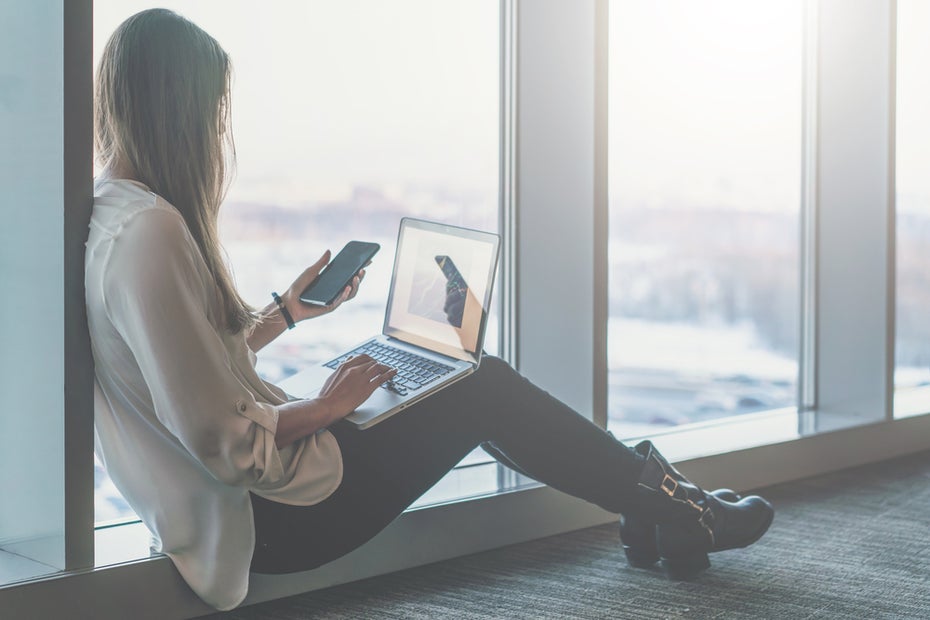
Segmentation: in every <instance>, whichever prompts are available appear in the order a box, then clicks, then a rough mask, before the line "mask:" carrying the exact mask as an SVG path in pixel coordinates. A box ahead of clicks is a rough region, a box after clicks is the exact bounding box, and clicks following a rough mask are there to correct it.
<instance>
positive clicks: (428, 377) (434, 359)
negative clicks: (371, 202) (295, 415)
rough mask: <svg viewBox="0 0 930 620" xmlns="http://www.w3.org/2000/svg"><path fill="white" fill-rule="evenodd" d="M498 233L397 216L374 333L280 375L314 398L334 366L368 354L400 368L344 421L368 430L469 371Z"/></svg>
mask: <svg viewBox="0 0 930 620" xmlns="http://www.w3.org/2000/svg"><path fill="white" fill-rule="evenodd" d="M499 252H500V237H499V236H498V235H495V234H492V233H486V232H479V231H476V230H469V229H466V228H459V227H457V226H448V225H446V224H437V223H434V222H427V221H424V220H417V219H413V218H404V219H402V220H401V222H400V232H399V233H398V237H397V253H396V254H395V256H394V273H393V274H392V276H391V289H390V294H389V295H388V301H387V308H386V310H385V313H384V327H383V329H382V331H381V335H380V336H375V337H374V338H369V339H368V340H366V341H364V342H363V343H362V344H360V345H358V346H357V347H353V348H352V349H351V350H349V351H346V352H345V353H344V354H342V355H339V356H337V357H336V358H334V359H332V360H330V361H329V362H327V363H325V364H320V365H319V366H316V367H313V368H310V369H308V370H306V371H303V372H300V373H298V374H296V375H294V376H293V377H291V378H289V379H287V380H285V381H283V382H282V383H281V387H282V388H283V389H285V390H286V391H287V392H289V393H290V394H294V395H297V396H303V397H306V398H313V397H314V396H316V395H317V394H318V393H319V391H320V389H321V388H322V387H323V383H324V382H325V381H326V379H327V378H328V377H329V376H330V375H331V374H332V373H333V370H334V369H335V368H336V367H338V366H339V364H341V363H342V362H343V361H345V360H346V359H347V358H348V357H350V356H352V355H358V354H360V353H366V354H368V355H370V356H371V357H373V358H375V359H377V360H379V361H382V362H384V363H386V364H389V365H391V366H393V367H395V368H397V369H398V373H397V376H396V377H395V378H394V379H393V381H391V382H390V383H385V384H383V385H381V387H380V388H379V389H377V390H375V392H374V394H372V396H371V397H370V398H369V399H368V400H366V401H365V402H364V403H362V405H361V406H360V407H359V408H358V409H356V410H355V411H354V412H352V413H350V414H349V415H348V416H347V417H346V418H345V419H346V421H348V422H350V423H352V424H354V425H356V426H357V427H358V428H359V429H364V428H368V427H370V426H373V425H374V424H377V423H378V422H381V421H382V420H385V419H387V418H388V417H390V416H392V415H394V414H395V413H397V412H398V411H401V410H403V409H405V408H406V407H409V406H410V405H412V404H413V403H416V402H419V401H421V400H423V399H424V398H426V397H427V396H429V395H431V394H435V393H436V392H437V391H439V390H441V389H443V388H445V387H447V386H449V385H451V384H452V383H455V382H456V381H458V380H459V379H462V378H463V377H466V376H468V375H470V374H471V373H473V372H474V371H475V370H476V369H477V368H478V364H480V363H481V353H482V347H483V345H484V334H485V329H486V327H487V321H488V310H489V309H490V303H491V288H492V287H493V284H494V274H495V273H496V271H497V260H498V255H499Z"/></svg>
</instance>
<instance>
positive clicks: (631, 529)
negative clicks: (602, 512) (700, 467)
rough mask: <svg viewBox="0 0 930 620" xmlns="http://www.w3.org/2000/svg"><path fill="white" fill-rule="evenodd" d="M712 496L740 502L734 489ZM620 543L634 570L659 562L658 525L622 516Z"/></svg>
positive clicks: (718, 490)
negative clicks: (657, 545)
mask: <svg viewBox="0 0 930 620" xmlns="http://www.w3.org/2000/svg"><path fill="white" fill-rule="evenodd" d="M711 495H713V496H714V497H716V498H717V499H722V500H723V501H725V502H738V501H739V500H740V496H739V493H737V492H736V491H734V490H732V489H717V490H716V491H711ZM620 542H621V543H622V544H623V552H624V553H625V554H626V559H627V562H629V564H630V566H632V567H633V568H652V567H653V566H655V563H656V562H658V561H659V549H658V547H656V524H655V522H653V521H648V520H645V519H642V518H640V517H638V516H636V515H634V514H631V515H629V516H627V515H620Z"/></svg>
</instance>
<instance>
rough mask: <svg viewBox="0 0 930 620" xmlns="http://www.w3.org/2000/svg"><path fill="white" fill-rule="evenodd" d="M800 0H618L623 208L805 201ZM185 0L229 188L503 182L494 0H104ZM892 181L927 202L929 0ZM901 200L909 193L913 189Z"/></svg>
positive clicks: (107, 9)
mask: <svg viewBox="0 0 930 620" xmlns="http://www.w3.org/2000/svg"><path fill="white" fill-rule="evenodd" d="M802 5H803V2H802V0H779V1H778V2H768V1H766V2H763V1H751V2H750V1H746V0H700V1H696V0H612V1H611V2H610V88H609V101H610V103H609V105H610V117H609V118H610V120H609V128H610V129H609V131H610V160H609V167H610V183H611V186H610V193H611V202H612V204H614V205H619V206H622V205H625V204H627V205H637V206H643V205H645V206H670V205H672V206H689V207H697V208H708V207H720V206H722V207H726V208H733V209H747V210H765V211H782V212H796V211H797V210H798V205H799V196H800V166H801V159H800V153H801V109H802V101H801V80H802V73H801V68H802V65H801V63H802V37H803V14H802V11H803V7H802ZM150 6H164V7H166V8H171V9H174V10H177V11H178V12H180V13H182V14H184V15H185V16H187V17H189V18H190V19H192V20H194V21H195V22H196V23H198V24H199V25H200V26H201V27H203V28H204V29H205V30H206V31H207V32H209V33H211V34H212V35H213V36H215V37H216V38H217V39H218V40H219V41H220V43H221V44H222V45H223V46H224V47H225V48H226V49H227V51H228V52H229V53H230V54H231V56H232V57H233V62H234V66H235V73H236V78H235V80H236V81H235V86H234V107H233V118H234V130H235V135H236V141H237V147H238V154H239V173H238V180H237V184H236V186H235V187H234V191H233V193H232V195H231V197H232V198H241V199H253V200H261V201H274V202H279V203H299V202H303V201H305V200H307V199H326V198H339V197H344V196H345V195H346V193H347V191H348V190H349V188H350V187H352V186H354V185H364V184H371V185H376V186H380V187H387V188H389V189H390V188H391V187H410V186H417V185H422V186H427V187H431V188H437V187H438V188H448V189H450V190H453V191H461V190H465V191H473V192H479V193H485V194H488V195H491V196H493V195H494V194H496V191H497V174H498V168H497V164H498V162H497V158H498V63H499V25H498V20H499V8H498V2H497V0H391V1H389V2H385V1H383V0H339V1H335V0H312V1H308V0H277V1H275V2H263V3H256V2H253V1H245V0H186V1H178V0H174V1H163V2H157V3H153V2H151V1H150V0H148V1H144V0H96V2H95V12H96V13H95V28H96V32H97V33H98V36H97V37H96V39H95V46H96V48H97V53H98V56H99V50H100V48H102V45H103V43H104V41H105V37H106V36H108V35H109V33H110V32H112V30H113V29H114V28H115V27H116V25H117V24H118V23H119V22H120V21H121V20H122V19H124V18H125V17H127V16H129V15H131V14H132V13H134V12H136V11H138V10H142V9H144V8H148V7H150ZM898 12H899V18H900V19H899V21H900V26H899V33H898V40H899V54H898V63H899V64H898V76H899V92H898V119H897V122H898V130H899V136H898V158H897V165H898V179H897V181H898V188H899V191H900V193H902V194H908V195H922V196H926V197H927V200H926V204H927V205H928V206H927V207H926V208H927V209H928V211H930V175H928V174H927V173H926V168H927V164H926V162H928V161H930V123H928V122H927V120H926V118H927V110H928V109H930V71H927V70H926V67H927V63H928V62H930V37H927V36H925V33H926V32H927V26H928V25H930V2H922V1H921V0H899V3H898ZM900 206H901V207H902V208H915V206H919V205H914V204H911V202H906V201H902V204H901V205H900Z"/></svg>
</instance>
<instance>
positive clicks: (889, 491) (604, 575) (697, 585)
mask: <svg viewBox="0 0 930 620" xmlns="http://www.w3.org/2000/svg"><path fill="white" fill-rule="evenodd" d="M764 494H765V496H766V497H768V498H769V499H770V500H771V501H772V503H773V504H775V507H776V516H775V522H774V524H773V525H772V528H771V529H770V530H769V532H768V534H767V535H766V536H765V537H763V538H762V540H760V541H759V542H758V543H756V544H755V545H754V546H752V547H751V548H750V549H748V550H734V551H727V552H722V553H717V554H714V555H713V556H712V557H711V561H712V563H713V566H712V567H711V569H710V570H708V571H706V572H705V573H703V574H702V575H701V576H700V577H698V578H697V579H695V580H694V581H691V582H686V583H683V582H678V583H675V582H669V581H666V580H665V578H664V577H663V575H662V574H661V573H660V572H659V570H658V569H655V570H652V571H648V570H636V569H632V568H629V567H628V566H627V565H626V563H625V561H624V558H623V553H622V551H621V550H620V548H619V536H618V533H617V528H616V527H615V526H602V527H595V528H590V529H586V530H581V531H578V532H573V533H570V534H565V535H561V536H554V537H551V538H547V539H543V540H538V541H534V542H531V543H525V544H520V545H513V546H510V547H506V548H503V549H497V550H494V551H489V552H485V553H479V554H475V555H472V556H468V557H463V558H458V559H455V560H450V561H447V562H441V563H437V564H433V565H430V566H425V567H420V568H416V569H411V570H407V571H403V572H398V573H394V574H391V575H385V576H382V577H377V578H373V579H368V580H364V581H360V582H356V583H351V584H347V585H343V586H338V587H334V588H329V589H327V590H321V591H317V592H311V593H307V594H303V595H300V596H295V597H291V598H287V599H282V600H278V601H273V602H269V603H264V604H261V605H255V606H252V607H247V608H241V609H238V610H234V611H232V612H227V613H225V614H215V615H213V616H209V617H210V618H214V619H215V620H220V619H223V620H234V619H236V620H256V619H263V620H264V619H268V620H272V619H274V620H296V619H309V618H352V619H363V618H379V619H380V618H404V619H407V618H423V619H426V618H430V619H432V618H455V619H458V618H590V619H595V618H596V619H601V618H636V619H640V618H643V619H651V618H656V619H658V618H753V619H756V618H791V619H794V618H799V619H800V618H856V619H858V618H868V619H872V618H889V619H891V618H894V619H898V618H924V619H930V524H928V522H930V518H928V517H930V452H927V453H922V454H919V455H915V456H910V457H906V458H902V459H896V460H894V461H888V462H885V463H881V464H877V465H870V466H867V467H862V468H857V469H852V470H847V471H843V472H839V473H835V474H830V475H827V476H820V477H817V478H811V479H808V480H804V481H800V482H794V483H791V484H784V485H779V486H775V487H770V488H768V489H765V490H764Z"/></svg>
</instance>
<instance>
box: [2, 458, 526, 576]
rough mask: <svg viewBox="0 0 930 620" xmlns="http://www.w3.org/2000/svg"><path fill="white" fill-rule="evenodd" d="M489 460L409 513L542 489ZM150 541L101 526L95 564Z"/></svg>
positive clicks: (121, 523)
mask: <svg viewBox="0 0 930 620" xmlns="http://www.w3.org/2000/svg"><path fill="white" fill-rule="evenodd" d="M489 459H490V457H489V456H488V455H487V454H485V453H484V452H483V451H482V450H476V451H475V452H473V453H471V454H470V455H468V456H467V457H466V458H465V459H464V460H463V461H462V463H461V464H460V465H459V466H458V467H457V468H456V469H454V470H452V471H451V472H449V473H448V474H447V475H446V476H445V477H443V479H442V480H440V481H439V482H437V483H436V484H435V485H434V486H433V487H432V488H431V489H430V490H429V491H427V492H426V493H425V494H424V495H423V496H422V497H420V499H418V500H417V501H416V502H414V503H413V504H412V505H411V506H410V508H409V509H408V510H422V509H426V508H430V507H433V506H437V505H442V504H449V503H454V502H460V501H468V500H472V499H476V498H479V497H487V496H489V495H495V494H498V493H506V492H510V491H515V490H520V489H524V488H528V487H533V486H540V485H539V484H538V483H536V482H534V481H532V480H529V479H527V478H522V477H520V476H516V475H512V476H508V477H507V479H506V483H505V484H502V480H501V478H500V467H499V465H498V464H497V462H496V461H494V460H489ZM508 472H509V470H508ZM150 539H151V534H150V533H149V531H148V528H146V527H145V526H144V525H143V524H142V522H141V521H139V520H137V519H125V520H117V521H111V522H107V523H105V524H98V525H97V528H96V529H95V531H94V553H95V562H94V564H95V566H97V567H98V568H99V567H102V566H109V565H112V564H120V563H123V562H132V561H135V560H141V559H145V558H149V557H153V556H159V555H161V554H157V553H151V552H150V550H149V542H150ZM47 572H49V571H48V570H46V571H45V573H47ZM43 574H44V573H43ZM0 583H2V582H0Z"/></svg>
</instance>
